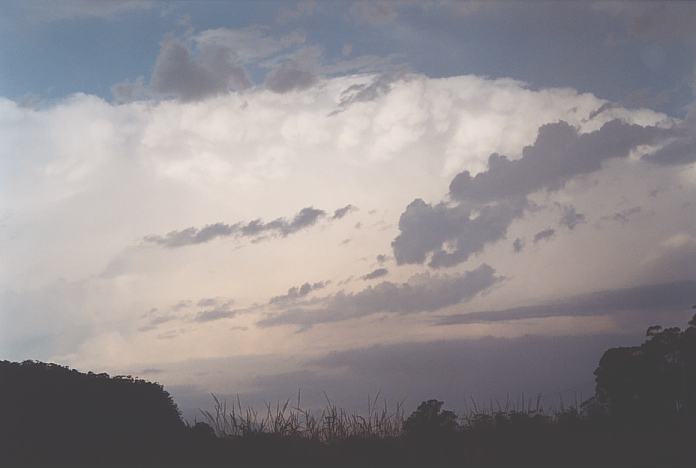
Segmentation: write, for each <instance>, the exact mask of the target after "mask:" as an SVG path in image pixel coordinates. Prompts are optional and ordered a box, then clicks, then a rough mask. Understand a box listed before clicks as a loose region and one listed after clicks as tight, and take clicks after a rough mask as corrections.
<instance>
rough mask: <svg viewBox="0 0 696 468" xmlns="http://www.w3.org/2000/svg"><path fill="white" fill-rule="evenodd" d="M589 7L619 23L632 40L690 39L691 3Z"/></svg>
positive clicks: (695, 22)
mask: <svg viewBox="0 0 696 468" xmlns="http://www.w3.org/2000/svg"><path fill="white" fill-rule="evenodd" d="M592 8H595V9H597V10H599V11H601V12H602V13H608V14H611V15H613V16H615V17H617V18H619V19H620V20H622V21H623V22H624V23H625V25H626V28H627V31H628V32H629V34H630V35H632V36H634V37H639V38H642V39H644V40H645V39H647V40H651V41H654V40H658V41H668V42H671V41H673V40H676V39H686V40H688V41H692V40H693V31H694V28H696V6H694V4H693V3H691V2H650V1H642V2H619V1H615V2H596V3H593V4H592Z"/></svg>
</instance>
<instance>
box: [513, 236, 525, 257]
mask: <svg viewBox="0 0 696 468" xmlns="http://www.w3.org/2000/svg"><path fill="white" fill-rule="evenodd" d="M512 248H513V249H514V251H515V253H520V252H522V250H523V249H524V240H522V239H520V238H519V237H518V238H517V239H515V240H514V241H513V242H512Z"/></svg>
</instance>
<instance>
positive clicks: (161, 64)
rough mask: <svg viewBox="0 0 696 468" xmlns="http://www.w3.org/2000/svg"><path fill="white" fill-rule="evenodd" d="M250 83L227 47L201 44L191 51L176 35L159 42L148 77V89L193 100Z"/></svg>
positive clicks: (237, 89)
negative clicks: (157, 53)
mask: <svg viewBox="0 0 696 468" xmlns="http://www.w3.org/2000/svg"><path fill="white" fill-rule="evenodd" d="M250 86H251V80H250V79H249V76H248V75H247V73H246V71H245V70H244V68H243V67H242V66H241V65H240V64H239V63H237V62H236V61H235V58H234V55H233V54H232V52H231V51H230V50H229V49H227V48H225V47H221V46H217V45H208V44H204V45H202V46H201V47H199V50H198V51H197V53H196V54H195V55H194V54H193V53H192V52H191V50H190V49H189V48H188V47H187V46H186V45H185V44H184V43H182V42H181V41H179V40H176V39H168V40H166V41H164V43H163V44H162V48H161V50H160V53H159V55H158V56H157V60H156V61H155V67H154V69H153V71H152V77H151V79H150V88H151V90H152V92H154V93H156V94H158V95H162V96H168V97H175V98H178V99H181V100H182V101H197V100H201V99H205V98H207V97H210V96H215V95H217V94H223V93H228V92H231V91H239V90H242V89H246V88H248V87H250Z"/></svg>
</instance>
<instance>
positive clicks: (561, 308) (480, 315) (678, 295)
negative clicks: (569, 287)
mask: <svg viewBox="0 0 696 468" xmlns="http://www.w3.org/2000/svg"><path fill="white" fill-rule="evenodd" d="M694 291H696V281H679V282H673V283H661V284H650V285H645V286H638V287H632V288H622V289H612V290H605V291H597V292H595V293H591V294H584V295H581V296H576V297H569V298H565V299H562V300H559V301H556V302H553V303H549V304H539V305H532V306H521V307H513V308H510V309H502V310H490V311H482V312H470V313H468V314H455V315H449V316H445V317H441V318H440V319H438V321H437V322H436V323H437V324H438V325H458V324H471V323H486V322H498V321H509V320H524V319H531V318H548V317H578V316H596V315H606V314H614V313H618V312H636V313H637V312H643V313H645V312H655V313H657V312H663V311H681V312H688V309H689V308H690V307H691V304H692V303H693V302H694Z"/></svg>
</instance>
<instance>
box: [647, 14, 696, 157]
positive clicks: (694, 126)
mask: <svg viewBox="0 0 696 468" xmlns="http://www.w3.org/2000/svg"><path fill="white" fill-rule="evenodd" d="M694 11H696V9H694ZM674 133H675V134H674V136H673V138H671V139H670V140H669V141H668V142H667V144H665V145H664V146H662V147H661V148H659V149H657V150H656V151H654V152H652V153H650V154H647V155H645V156H643V159H644V160H646V161H650V162H652V163H655V164H660V165H665V166H668V165H681V164H691V163H694V162H696V105H695V104H692V105H691V107H690V109H689V112H688V113H687V116H686V119H684V120H683V121H682V122H680V123H679V124H677V125H676V127H675V132H674Z"/></svg>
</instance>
